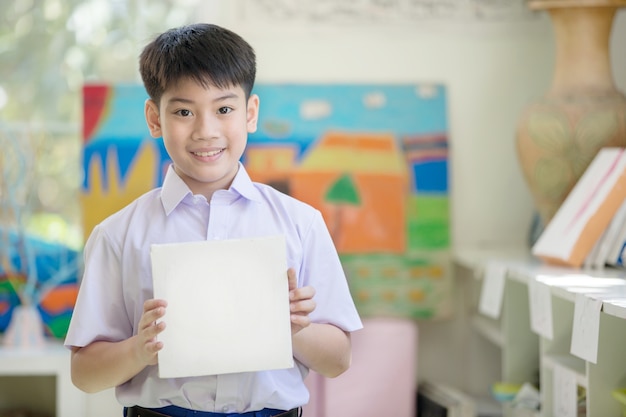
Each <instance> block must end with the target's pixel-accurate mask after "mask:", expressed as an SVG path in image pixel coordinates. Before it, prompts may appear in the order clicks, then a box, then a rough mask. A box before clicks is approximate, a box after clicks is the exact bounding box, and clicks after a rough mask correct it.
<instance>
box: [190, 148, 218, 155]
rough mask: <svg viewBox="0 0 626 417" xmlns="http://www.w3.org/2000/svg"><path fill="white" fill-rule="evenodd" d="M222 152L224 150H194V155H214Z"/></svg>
mask: <svg viewBox="0 0 626 417" xmlns="http://www.w3.org/2000/svg"><path fill="white" fill-rule="evenodd" d="M220 152H222V150H221V149H220V150H218V151H211V152H194V153H193V154H194V155H197V156H213V155H217V154H218V153H220Z"/></svg>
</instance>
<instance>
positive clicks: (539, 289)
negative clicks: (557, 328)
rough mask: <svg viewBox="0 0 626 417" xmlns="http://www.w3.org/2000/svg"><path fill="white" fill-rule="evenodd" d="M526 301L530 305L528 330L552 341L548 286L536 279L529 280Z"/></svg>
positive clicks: (552, 328)
mask: <svg viewBox="0 0 626 417" xmlns="http://www.w3.org/2000/svg"><path fill="white" fill-rule="evenodd" d="M528 301H529V303H530V305H529V310H530V328H531V329H532V330H533V331H534V332H535V333H537V334H538V335H540V336H543V337H545V338H546V339H549V340H552V338H553V337H554V327H553V322H552V294H551V293H550V286H548V285H546V284H545V283H543V282H541V281H538V280H537V279H529V280H528Z"/></svg>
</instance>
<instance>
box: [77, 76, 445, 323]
mask: <svg viewBox="0 0 626 417" xmlns="http://www.w3.org/2000/svg"><path fill="white" fill-rule="evenodd" d="M254 93H256V94H258V95H259V96H260V99H261V107H260V114H259V128H258V131H257V132H256V133H254V134H251V135H250V137H249V140H248V148H247V150H246V152H245V154H244V156H243V158H242V162H243V163H244V165H245V166H246V169H247V170H248V172H249V173H250V176H251V177H252V178H253V180H255V181H260V182H265V183H268V184H270V185H272V186H274V187H275V188H277V189H279V190H281V191H283V192H285V193H287V194H290V195H292V196H294V197H295V198H298V199H300V200H302V201H305V202H307V203H309V204H311V205H313V206H314V207H316V208H318V209H319V210H320V211H321V212H322V214H323V216H324V219H325V221H326V222H327V225H328V228H329V230H330V231H331V234H332V236H333V240H334V242H335V245H336V247H337V250H338V252H339V254H340V257H341V259H342V262H343V265H344V268H345V271H346V275H347V277H348V280H349V285H350V287H351V290H352V294H353V297H354V300H355V303H356V304H357V308H358V309H359V311H360V313H361V314H362V315H363V316H364V317H367V316H401V317H411V318H415V319H427V318H439V317H443V316H447V315H448V314H449V313H450V311H451V299H450V297H451V271H450V265H451V263H450V250H449V249H450V239H449V209H448V206H449V195H448V140H447V139H448V137H447V112H446V110H447V102H446V90H445V87H444V86H442V85H432V84H428V85H408V84H407V85H393V84H371V85H365V84H363V85H359V84H258V85H257V86H255V89H254ZM146 98H147V95H146V93H145V90H144V89H143V87H142V86H137V85H87V86H85V88H84V105H85V106H84V108H85V109H84V111H85V119H84V120H85V126H84V140H85V147H84V158H83V168H84V172H85V176H84V183H83V193H82V197H81V202H82V204H83V207H84V212H85V216H84V225H85V227H84V231H85V236H87V235H88V234H89V233H90V231H91V229H92V228H93V226H94V225H95V224H97V223H98V222H99V221H100V220H102V219H103V218H104V217H106V216H107V215H109V214H111V213H112V212H114V211H116V210H118V209H119V208H121V207H123V206H124V205H126V204H127V203H128V202H130V201H131V200H132V199H134V198H136V197H137V196H138V195H139V194H141V193H143V192H146V191H148V190H149V189H151V188H153V187H155V186H158V185H160V183H161V181H162V179H163V173H164V171H165V169H166V167H167V165H168V163H169V160H168V157H167V154H166V153H165V150H164V147H163V144H162V141H161V140H155V139H152V138H150V136H149V133H148V130H147V127H146V123H145V120H144V117H143V105H144V101H145V99H146Z"/></svg>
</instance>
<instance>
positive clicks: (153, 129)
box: [144, 98, 163, 138]
mask: <svg viewBox="0 0 626 417" xmlns="http://www.w3.org/2000/svg"><path fill="white" fill-rule="evenodd" d="M144 114H145V116H146V123H147V124H148V129H150V136H152V137H153V138H160V137H161V136H163V135H162V133H161V118H160V117H159V106H157V104H156V103H155V102H154V100H152V99H151V98H149V99H147V100H146V104H145V107H144Z"/></svg>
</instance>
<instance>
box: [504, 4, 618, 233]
mask: <svg viewBox="0 0 626 417" xmlns="http://www.w3.org/2000/svg"><path fill="white" fill-rule="evenodd" d="M528 5H529V7H530V8H531V9H534V10H545V11H547V12H548V13H549V15H550V19H551V22H552V26H553V29H554V36H555V46H556V57H555V65H554V73H553V80H552V84H551V86H550V89H549V90H548V91H547V92H546V94H545V95H544V96H543V97H541V98H540V99H538V100H536V101H535V102H533V103H530V104H529V105H528V106H527V107H526V108H525V109H524V111H523V113H522V115H521V117H520V119H519V122H518V126H517V132H516V148H517V156H518V160H519V163H520V165H521V168H522V173H523V175H524V179H525V180H526V183H527V184H528V186H529V189H530V192H531V194H532V198H533V200H534V205H535V208H536V210H537V213H538V215H539V218H540V221H541V223H542V225H541V227H543V226H545V225H546V224H547V223H548V222H549V221H550V219H551V218H552V217H553V216H554V214H555V213H556V211H557V210H558V208H559V207H560V205H561V203H562V202H563V200H565V198H566V197H567V195H568V193H569V192H570V191H571V189H572V188H573V187H574V185H575V184H576V182H577V181H578V179H579V178H580V176H581V175H582V174H583V173H584V171H585V169H586V168H587V166H588V165H589V164H590V163H591V161H592V159H593V158H594V157H595V155H596V154H597V152H598V151H599V150H600V149H601V148H603V147H609V146H620V147H623V146H626V98H625V97H624V95H623V94H622V93H621V92H620V91H618V90H617V89H616V88H615V85H614V82H613V75H612V71H611V62H610V56H609V42H610V38H611V30H612V26H613V19H614V16H615V13H616V11H617V10H618V9H619V8H620V7H624V6H626V0H541V1H540V0H531V1H529V3H528Z"/></svg>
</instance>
